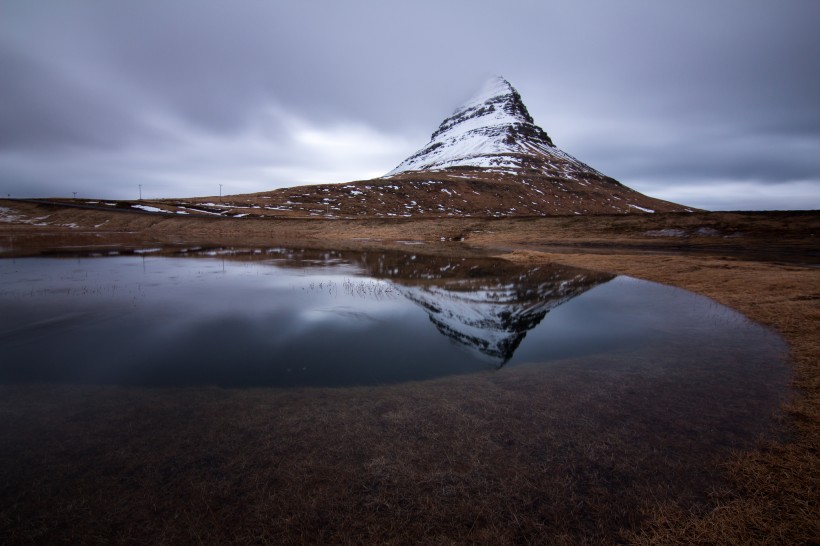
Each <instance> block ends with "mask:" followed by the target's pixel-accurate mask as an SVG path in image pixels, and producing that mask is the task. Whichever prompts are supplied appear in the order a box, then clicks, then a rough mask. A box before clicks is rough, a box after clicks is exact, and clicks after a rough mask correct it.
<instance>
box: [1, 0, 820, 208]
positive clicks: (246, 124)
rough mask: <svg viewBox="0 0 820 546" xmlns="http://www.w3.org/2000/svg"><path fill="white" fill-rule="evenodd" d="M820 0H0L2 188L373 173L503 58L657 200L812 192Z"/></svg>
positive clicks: (818, 163)
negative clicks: (675, 0)
mask: <svg viewBox="0 0 820 546" xmlns="http://www.w3.org/2000/svg"><path fill="white" fill-rule="evenodd" d="M818 20H820V4H818V3H817V2H813V1H801V0H794V1H792V2H788V3H775V2H773V1H772V2H760V1H754V0H752V1H734V0H730V1H726V2H720V3H713V2H706V1H701V0H696V1H695V2H690V3H687V4H686V5H681V6H680V7H675V6H669V5H668V4H665V3H664V4H660V3H651V2H644V1H639V0H633V1H625V2H618V3H614V2H605V1H599V2H585V3H583V4H581V3H577V2H549V3H536V2H510V3H507V4H504V5H500V4H498V3H496V2H480V1H473V2H466V1H453V2H448V3H441V2H429V1H421V2H415V3H388V2H375V1H373V2H370V1H368V2H362V1H358V2H356V1H353V2H330V1H327V2H310V3H308V2H258V1H254V0H239V1H236V2H231V3H223V2H216V1H205V2H202V1H196V2H195V1H193V0H173V1H171V0H165V1H162V2H160V1H154V0H146V1H141V2H132V3H114V2H105V1H101V0H100V1H97V0H85V1H79V0H63V1H61V2H56V1H54V2H48V1H47V2H36V3H35V2H28V1H24V0H0V74H2V77H0V97H2V100H0V192H2V193H3V194H12V195H14V196H46V195H71V192H74V191H76V192H78V194H79V195H86V196H96V197H110V198H133V197H136V192H137V186H138V184H142V185H143V192H144V194H145V195H146V196H152V197H170V196H185V195H212V194H214V193H216V192H217V191H218V185H219V184H223V185H224V188H225V190H224V191H225V192H226V193H240V192H252V191H263V190H267V189H272V188H275V187H282V186H290V185H297V184H305V183H318V182H344V181H347V180H352V179H362V178H370V177H372V176H376V175H379V174H382V173H385V172H387V171H389V170H390V169H392V168H393V167H395V165H397V164H398V163H399V162H401V161H402V160H403V159H404V158H405V157H406V156H408V155H410V154H411V153H412V152H414V151H415V150H416V149H418V148H420V147H421V146H423V145H424V144H425V143H426V141H427V140H428V139H429V135H430V133H432V131H433V130H434V129H435V128H436V126H437V125H438V123H439V122H440V121H441V119H442V118H443V117H445V116H447V115H448V114H449V113H450V112H451V111H452V110H453V109H454V108H455V107H457V106H458V105H459V104H460V103H461V102H462V101H463V100H465V99H466V98H468V97H469V96H470V95H471V94H472V93H473V92H474V90H475V89H476V88H478V87H479V86H480V84H481V83H482V81H483V80H484V79H485V78H487V77H489V76H491V75H494V74H501V75H504V76H505V77H506V78H507V79H509V80H510V81H511V82H512V83H513V85H515V86H516V87H517V88H518V89H519V91H520V92H521V93H522V96H523V98H524V101H525V102H526V104H527V106H528V107H529V109H530V112H531V113H532V114H533V116H534V118H535V120H536V123H538V124H539V125H541V126H542V127H543V128H544V129H545V130H546V131H547V132H548V133H549V134H550V136H551V137H552V138H553V140H554V141H555V142H556V144H557V145H558V146H559V147H561V148H562V149H564V150H566V151H567V152H569V153H571V154H573V155H575V156H576V157H578V158H579V159H581V160H582V161H585V162H586V163H589V164H590V165H592V166H593V167H595V168H597V169H598V170H601V171H602V172H605V173H607V174H609V175H611V176H613V177H615V178H617V179H619V180H621V181H622V182H624V183H625V184H627V185H629V186H632V187H634V188H635V189H637V190H639V191H642V192H644V193H647V194H649V195H652V196H655V197H660V198H666V199H670V200H676V201H679V202H683V203H686V204H688V205H692V206H696V207H703V208H710V209H742V208H748V209H768V208H820V153H817V150H820V101H818V100H817V97H819V96H820V71H818V70H817V69H816V62H817V61H816V60H817V59H818V58H820V35H818V33H817V32H816V30H815V23H816V21H818Z"/></svg>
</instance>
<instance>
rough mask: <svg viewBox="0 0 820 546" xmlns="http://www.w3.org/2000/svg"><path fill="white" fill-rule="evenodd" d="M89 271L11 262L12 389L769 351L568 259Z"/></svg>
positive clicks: (347, 379) (6, 282)
mask: <svg viewBox="0 0 820 546" xmlns="http://www.w3.org/2000/svg"><path fill="white" fill-rule="evenodd" d="M180 255H182V256H184V257H182V258H180V257H179V256H180ZM75 258H76V259H64V258H26V259H18V260H16V261H9V260H0V281H2V282H0V286H2V287H3V288H2V289H1V290H0V306H2V308H3V309H4V313H3V314H2V315H0V351H2V354H3V359H2V362H0V383H32V382H33V383H85V384H120V385H152V386H189V385H218V386H223V387H255V386H258V387H266V386H277V387H295V386H350V385H376V384H386V383H401V382H405V381H423V380H428V379H434V378H438V377H443V376H449V375H458V374H471V373H478V372H486V371H488V370H491V369H494V368H500V367H502V366H505V365H506V366H505V369H506V368H507V367H516V366H519V365H526V364H533V363H537V364H545V363H552V362H556V361H559V360H561V359H567V358H580V357H583V358H585V359H586V358H596V357H598V356H604V357H606V358H607V359H608V361H611V362H610V364H608V366H610V367H612V369H613V370H614V369H618V368H619V367H620V366H629V365H632V364H634V362H636V361H638V360H640V359H645V358H649V357H648V356H647V355H649V354H651V353H652V352H653V351H654V352H659V353H658V354H661V357H662V358H663V359H664V362H666V364H665V365H669V366H679V365H682V364H680V362H683V360H682V359H683V358H690V357H691V358H692V359H694V360H693V361H708V360H710V359H712V360H714V359H716V358H718V359H719V358H723V356H725V355H726V354H728V353H727V347H728V346H730V345H732V344H733V343H734V346H735V347H736V348H737V349H736V350H737V351H741V352H742V353H743V354H738V355H737V356H733V357H732V358H740V359H743V358H746V353H754V352H757V353H760V352H761V350H762V349H754V348H752V347H751V346H750V345H749V342H748V338H750V337H757V338H759V337H760V336H759V334H757V331H756V330H754V328H750V327H747V326H746V325H745V323H744V321H743V320H742V317H740V318H738V317H739V315H737V313H734V312H732V311H731V310H728V309H726V308H723V307H721V306H716V305H715V304H714V302H711V301H709V300H706V299H705V298H699V297H698V296H695V295H693V294H689V293H687V292H685V291H682V290H678V289H673V288H669V287H661V286H659V285H653V284H652V283H646V282H643V281H637V280H633V279H627V278H624V277H620V278H617V279H615V278H614V277H613V276H612V275H609V274H602V273H595V272H591V271H586V270H581V269H576V268H571V267H565V266H561V265H555V264H548V265H541V266H540V267H522V266H520V265H516V264H513V263H511V262H508V261H506V260H501V259H494V258H452V257H446V256H425V255H422V254H412V253H401V252H364V253H357V252H339V251H310V250H289V249H270V250H236V249H186V250H184V251H180V250H175V251H173V252H171V251H163V250H156V251H152V252H151V253H150V254H145V253H142V254H141V256H139V255H136V256H135V255H132V256H127V255H120V256H115V257H91V256H88V255H85V256H79V257H77V256H75ZM613 279H614V280H613ZM610 281H611V282H610ZM579 296H580V297H579ZM750 332H751V333H750ZM735 340H740V341H737V342H735ZM681 345H683V346H685V350H682V349H681V348H680V346H681ZM673 346H678V348H677V349H672V348H671V347H673ZM733 350H735V349H733ZM667 353H669V357H668V358H667V357H666V356H663V355H665V354H667ZM627 354H629V355H631V356H625V355H627ZM66 355H70V356H71V358H70V361H68V362H67V361H66ZM655 358H656V357H652V359H653V360H654V359H655Z"/></svg>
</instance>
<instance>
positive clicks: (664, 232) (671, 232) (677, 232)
mask: <svg viewBox="0 0 820 546" xmlns="http://www.w3.org/2000/svg"><path fill="white" fill-rule="evenodd" d="M644 235H648V236H649V237H686V232H685V231H684V230H682V229H677V228H675V229H653V230H650V231H645V232H644Z"/></svg>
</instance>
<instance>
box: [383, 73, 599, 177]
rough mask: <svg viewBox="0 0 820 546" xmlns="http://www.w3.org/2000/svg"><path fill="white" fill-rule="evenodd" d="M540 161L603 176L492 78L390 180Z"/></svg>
mask: <svg viewBox="0 0 820 546" xmlns="http://www.w3.org/2000/svg"><path fill="white" fill-rule="evenodd" d="M537 156H541V157H542V158H543V159H553V160H555V162H557V163H566V164H568V165H569V166H572V167H575V168H576V169H579V170H589V171H592V172H594V173H595V174H598V175H600V173H599V172H598V171H595V170H594V169H592V168H591V167H589V166H587V165H584V164H583V163H581V162H580V161H578V160H577V159H575V158H574V157H572V156H570V155H569V154H566V153H564V152H562V151H561V150H559V149H558V148H556V147H555V145H554V144H553V143H552V140H551V139H550V137H549V136H548V135H547V133H546V132H545V131H544V130H543V129H542V128H541V127H538V126H537V125H535V123H534V122H533V119H532V116H531V115H530V113H529V112H528V111H527V107H526V106H525V105H524V102H523V101H522V100H521V95H519V94H518V91H516V90H515V88H513V86H512V85H510V83H509V82H508V81H507V80H505V79H503V78H493V79H491V80H489V81H488V82H487V83H485V84H484V88H483V89H482V90H481V91H480V92H479V93H478V94H477V95H476V96H474V97H473V98H472V99H471V100H469V101H468V102H467V103H466V104H465V105H464V106H462V107H461V108H459V109H458V110H456V111H455V112H454V113H453V115H452V116H450V117H448V118H447V119H445V120H444V121H442V122H441V125H439V127H438V129H437V130H436V131H435V132H434V133H433V136H432V137H431V138H430V142H429V143H428V144H427V145H426V146H425V147H424V148H422V149H421V150H419V151H418V152H416V153H415V154H413V155H411V156H410V157H408V158H407V159H405V160H404V161H403V162H402V163H401V164H400V165H399V166H398V167H396V168H395V169H393V170H392V171H390V172H389V173H388V174H387V177H391V176H394V175H396V174H399V173H402V172H407V171H420V170H441V169H447V168H450V167H474V168H475V167H479V168H485V169H493V170H498V171H500V172H504V171H506V170H507V169H510V168H514V169H521V168H525V167H527V166H528V165H530V164H531V162H532V159H533V157H537Z"/></svg>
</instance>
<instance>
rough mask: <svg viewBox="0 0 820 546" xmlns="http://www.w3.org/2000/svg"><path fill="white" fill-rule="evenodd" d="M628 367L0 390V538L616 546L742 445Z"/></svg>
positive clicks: (683, 499)
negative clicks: (223, 385)
mask: <svg viewBox="0 0 820 546" xmlns="http://www.w3.org/2000/svg"><path fill="white" fill-rule="evenodd" d="M624 357H626V358H631V359H632V360H631V364H632V371H631V372H630V373H627V374H623V373H622V372H617V371H613V370H612V366H611V364H612V362H611V358H612V357H609V356H605V355H599V356H597V357H594V358H586V359H583V360H565V361H560V362H555V363H551V365H550V367H549V369H544V367H543V366H539V365H536V364H533V365H525V366H520V367H517V368H514V369H509V370H505V372H504V373H486V374H478V375H472V376H459V377H451V378H444V379H440V380H435V381H428V382H423V383H408V384H401V385H392V386H382V387H372V388H370V387H369V388H347V389H303V390H298V389H297V390H281V389H250V390H224V389H215V388H189V389H120V388H91V387H86V388H83V387H36V386H27V387H16V388H15V387H4V388H3V389H2V398H1V400H2V401H1V402H0V412H2V420H0V423H1V424H0V445H3V446H5V447H4V448H3V449H2V450H1V451H0V484H2V489H0V503H2V505H1V506H2V511H0V513H2V517H0V535H2V536H4V537H6V539H7V541H8V542H9V543H57V542H71V543H94V542H102V543H112V542H114V543H135V544H136V543H139V544H145V543H152V544H179V543H202V542H204V543H249V542H251V543H274V544H317V543H323V544H331V543H332V544H340V543H341V544H352V543H380V544H381V543H383V544H410V543H414V544H418V543H424V544H442V543H464V542H478V543H493V544H521V543H524V544H528V543H542V544H543V543H550V544H600V543H612V542H618V541H622V540H624V539H625V535H624V532H625V531H627V530H629V529H633V528H636V527H637V526H639V525H640V524H641V523H643V522H646V521H647V520H648V518H651V517H653V514H654V512H653V511H654V510H655V509H656V508H657V507H658V506H659V505H662V504H664V503H671V504H672V505H675V506H686V507H687V509H689V510H694V511H695V512H697V513H701V512H705V511H706V510H707V509H708V507H709V506H710V502H711V500H710V496H709V489H710V487H711V488H714V487H716V484H718V486H717V487H718V490H720V488H722V487H728V484H726V483H725V482H724V480H723V478H722V476H721V473H722V472H721V462H722V461H724V460H726V459H727V457H728V455H729V453H730V451H731V450H732V449H734V448H735V447H737V446H743V445H750V443H751V444H753V443H754V438H755V435H754V433H750V432H749V430H750V429H748V428H747V427H743V426H738V427H737V428H735V427H732V426H728V427H727V425H728V424H730V423H739V421H740V420H742V419H743V416H744V415H748V414H749V413H750V408H749V407H747V406H746V405H745V404H740V405H739V406H738V407H726V406H725V405H724V404H722V402H721V401H722V400H723V397H722V396H721V393H720V392H717V393H714V392H713V393H712V394H713V395H714V396H710V397H709V398H704V397H702V396H701V395H700V393H701V392H702V388H701V383H702V381H703V377H700V376H699V375H698V374H697V373H694V374H693V373H692V372H691V370H690V371H688V372H681V373H676V371H675V370H676V368H675V367H669V368H662V371H658V359H661V358H663V355H662V354H660V353H659V354H655V355H645V356H643V357H637V356H635V355H618V356H616V357H614V358H624ZM704 374H705V375H704V377H707V376H709V373H708V372H707V371H704ZM727 388H731V385H727ZM769 424H771V422H770V423H769ZM741 431H743V432H741ZM757 432H759V433H760V434H765V433H766V432H767V431H766V428H765V427H762V428H760V429H758V430H757ZM712 494H714V493H712Z"/></svg>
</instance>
